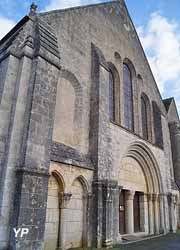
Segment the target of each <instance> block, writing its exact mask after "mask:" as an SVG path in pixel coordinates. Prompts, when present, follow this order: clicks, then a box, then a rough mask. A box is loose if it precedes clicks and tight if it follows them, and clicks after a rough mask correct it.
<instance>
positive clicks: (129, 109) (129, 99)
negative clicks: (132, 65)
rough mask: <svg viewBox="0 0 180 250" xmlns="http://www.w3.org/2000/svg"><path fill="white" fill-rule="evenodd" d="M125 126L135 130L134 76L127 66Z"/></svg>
mask: <svg viewBox="0 0 180 250" xmlns="http://www.w3.org/2000/svg"><path fill="white" fill-rule="evenodd" d="M123 92H124V125H125V127H126V128H127V129H129V130H131V131H133V130H134V117H133V93H132V76H131V71H130V69H129V67H128V65H127V64H125V63H124V64H123Z"/></svg>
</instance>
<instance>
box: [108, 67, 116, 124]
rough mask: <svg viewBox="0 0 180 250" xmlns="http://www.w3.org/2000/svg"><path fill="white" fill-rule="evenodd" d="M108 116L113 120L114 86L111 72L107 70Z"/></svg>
mask: <svg viewBox="0 0 180 250" xmlns="http://www.w3.org/2000/svg"><path fill="white" fill-rule="evenodd" d="M109 117H110V120H112V121H115V86H114V76H113V73H112V72H111V71H110V72H109Z"/></svg>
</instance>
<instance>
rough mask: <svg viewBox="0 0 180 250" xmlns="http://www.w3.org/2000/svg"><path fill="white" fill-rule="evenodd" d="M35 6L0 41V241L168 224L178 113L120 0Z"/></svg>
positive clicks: (62, 238)
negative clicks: (162, 90) (51, 8)
mask: <svg viewBox="0 0 180 250" xmlns="http://www.w3.org/2000/svg"><path fill="white" fill-rule="evenodd" d="M36 7H37V6H36V5H35V4H32V6H31V11H30V14H29V15H28V16H25V17H24V18H23V19H22V20H21V21H20V22H19V23H18V24H17V25H16V26H15V27H14V28H13V29H12V30H11V31H10V32H9V33H8V34H7V35H6V36H5V37H4V38H3V39H2V40H1V41H0V250H15V249H16V250H57V249H67V248H72V247H81V246H95V247H111V246H112V245H113V244H117V243H120V242H121V241H122V240H123V239H126V238H127V237H129V235H130V236H132V235H134V236H136V235H137V234H139V233H141V234H142V235H158V234H166V233H168V232H175V231H176V229H177V228H178V226H180V221H179V217H180V207H179V203H180V200H179V188H180V121H179V117H178V113H177V109H176V104H175V101H174V99H173V98H169V99H166V100H162V98H161V95H160V93H159V90H158V87H157V85H156V82H155V80H154V77H153V75H152V72H151V69H150V67H149V64H148V62H147V59H146V56H145V54H144V51H143V49H142V46H141V44H140V41H139V38H138V35H137V33H136V30H135V28H134V25H133V23H132V21H131V19H130V17H129V14H128V10H127V8H126V5H125V3H124V1H123V0H120V1H112V2H108V3H101V4H96V5H89V6H83V7H75V8H69V9H64V10H54V11H50V12H45V13H37V11H36ZM172 53H173V51H172ZM14 228H15V229H19V228H26V229H28V231H29V233H28V234H26V235H24V236H23V237H20V234H18V236H17V237H15V233H14V230H13V229H14Z"/></svg>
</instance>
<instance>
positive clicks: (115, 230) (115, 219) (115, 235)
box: [113, 186, 122, 244]
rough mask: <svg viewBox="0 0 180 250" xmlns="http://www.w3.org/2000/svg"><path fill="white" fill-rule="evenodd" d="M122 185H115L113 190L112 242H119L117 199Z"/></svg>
mask: <svg viewBox="0 0 180 250" xmlns="http://www.w3.org/2000/svg"><path fill="white" fill-rule="evenodd" d="M121 190H122V186H117V188H116V189H115V190H114V199H113V222H114V223H113V224H114V225H113V244H117V243H119V242H121V235H120V233H119V200H120V195H121Z"/></svg>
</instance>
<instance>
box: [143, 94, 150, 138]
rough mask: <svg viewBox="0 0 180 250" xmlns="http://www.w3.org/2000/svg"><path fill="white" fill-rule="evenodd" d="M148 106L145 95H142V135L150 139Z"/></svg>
mask: <svg viewBox="0 0 180 250" xmlns="http://www.w3.org/2000/svg"><path fill="white" fill-rule="evenodd" d="M148 115H150V114H148V107H147V100H146V98H145V96H144V95H142V96H141V121H142V137H143V138H144V139H145V140H148V139H149V137H150V135H149V131H148Z"/></svg>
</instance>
